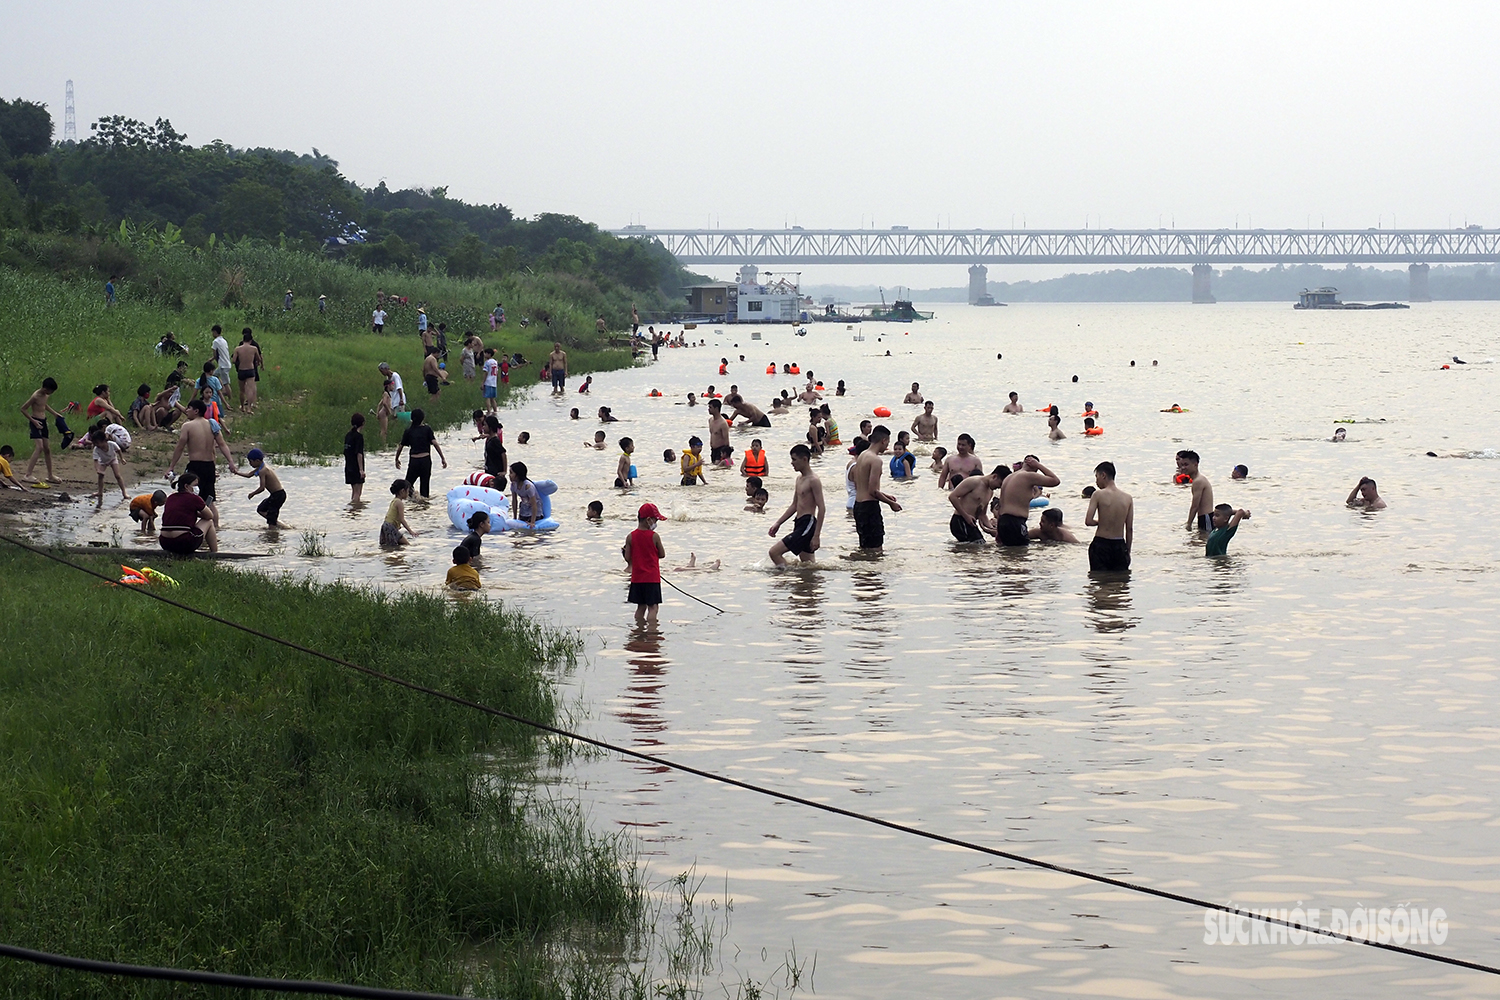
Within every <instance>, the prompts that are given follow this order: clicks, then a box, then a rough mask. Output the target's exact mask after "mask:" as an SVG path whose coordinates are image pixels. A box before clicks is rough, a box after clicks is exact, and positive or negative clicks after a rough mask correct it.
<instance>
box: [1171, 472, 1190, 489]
mask: <svg viewBox="0 0 1500 1000" xmlns="http://www.w3.org/2000/svg"><path fill="white" fill-rule="evenodd" d="M1192 481H1193V477H1192V476H1190V475H1188V474H1187V473H1186V472H1179V473H1177V475H1175V476H1173V477H1172V482H1174V483H1176V484H1177V485H1178V486H1186V485H1187V484H1188V483H1190V482H1192Z"/></svg>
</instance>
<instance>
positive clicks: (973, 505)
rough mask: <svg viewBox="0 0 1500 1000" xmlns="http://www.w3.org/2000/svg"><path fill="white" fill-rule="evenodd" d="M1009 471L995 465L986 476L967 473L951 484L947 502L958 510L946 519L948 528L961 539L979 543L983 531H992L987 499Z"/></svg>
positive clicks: (992, 532)
mask: <svg viewBox="0 0 1500 1000" xmlns="http://www.w3.org/2000/svg"><path fill="white" fill-rule="evenodd" d="M1008 475H1010V470H1009V469H1007V468H1006V467H1005V466H1003V465H997V466H995V468H994V471H992V472H991V473H990V474H989V475H988V476H968V477H966V478H965V479H964V481H963V482H961V483H959V484H958V485H957V486H955V487H953V492H952V493H949V494H948V502H949V503H951V504H952V505H953V509H954V510H955V511H957V513H955V514H954V515H953V517H952V519H951V520H949V521H948V530H949V531H951V532H953V537H954V538H956V539H958V540H959V541H960V542H982V541H984V536H985V534H991V535H993V534H994V533H995V522H994V521H993V520H991V518H990V498H991V497H993V496H994V495H995V491H996V490H998V489H999V488H1000V486H1001V484H1003V483H1004V482H1005V477H1006V476H1008Z"/></svg>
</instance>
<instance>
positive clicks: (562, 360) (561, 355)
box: [547, 343, 568, 396]
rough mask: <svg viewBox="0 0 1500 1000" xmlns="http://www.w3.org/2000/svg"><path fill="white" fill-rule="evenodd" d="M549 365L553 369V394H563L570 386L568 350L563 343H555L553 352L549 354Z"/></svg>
mask: <svg viewBox="0 0 1500 1000" xmlns="http://www.w3.org/2000/svg"><path fill="white" fill-rule="evenodd" d="M547 367H548V368H550V369H551V371H552V395H554V396H561V395H562V394H563V392H564V391H566V389H567V387H568V352H567V351H565V350H563V348H562V344H558V343H554V344H553V345H552V353H551V354H549V355H547Z"/></svg>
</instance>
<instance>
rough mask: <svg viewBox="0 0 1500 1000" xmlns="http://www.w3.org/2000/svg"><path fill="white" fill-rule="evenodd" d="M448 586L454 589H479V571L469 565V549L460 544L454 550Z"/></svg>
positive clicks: (449, 569)
mask: <svg viewBox="0 0 1500 1000" xmlns="http://www.w3.org/2000/svg"><path fill="white" fill-rule="evenodd" d="M448 586H450V587H452V588H453V589H454V590H478V589H479V587H480V583H479V571H478V570H477V569H475V568H474V567H473V566H470V565H469V549H468V547H467V546H465V545H460V546H459V547H458V548H456V549H454V550H453V565H452V566H450V567H449V568H448Z"/></svg>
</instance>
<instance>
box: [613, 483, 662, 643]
mask: <svg viewBox="0 0 1500 1000" xmlns="http://www.w3.org/2000/svg"><path fill="white" fill-rule="evenodd" d="M661 521H662V516H661V511H659V510H657V509H656V504H654V503H643V504H641V509H640V510H639V511H637V512H636V529H635V530H634V531H632V532H631V533H630V534H629V535H627V536H626V537H625V544H624V545H623V546H622V547H621V548H620V555H621V556H622V557H624V559H625V562H626V563H627V564H628V565H629V566H630V591H629V593H627V594H626V597H625V601H626V603H628V604H634V605H635V620H636V624H638V625H655V624H656V612H657V610H658V609H659V608H660V607H661V561H662V560H663V559H665V558H666V557H667V549H666V546H664V545H662V543H661V536H660V535H658V534H657V533H656V526H657V524H659V523H660V522H661Z"/></svg>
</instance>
